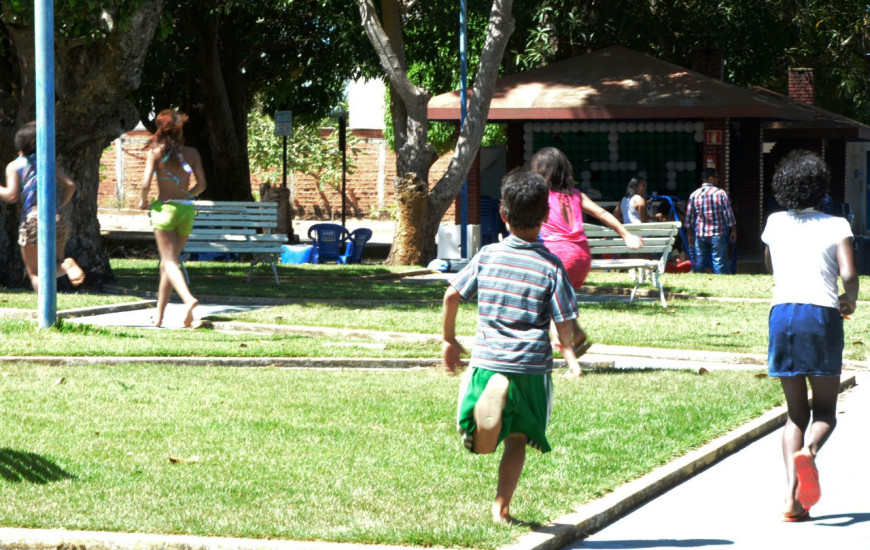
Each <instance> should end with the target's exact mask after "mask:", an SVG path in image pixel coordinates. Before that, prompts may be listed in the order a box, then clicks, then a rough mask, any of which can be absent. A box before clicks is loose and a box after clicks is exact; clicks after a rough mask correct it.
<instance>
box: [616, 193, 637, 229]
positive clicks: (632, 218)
mask: <svg viewBox="0 0 870 550" xmlns="http://www.w3.org/2000/svg"><path fill="white" fill-rule="evenodd" d="M619 207H620V208H621V209H622V223H625V224H628V223H643V222H642V221H641V219H640V212H638V211H637V209H636V208H632V206H631V197H622V202H621V203H620V205H619Z"/></svg>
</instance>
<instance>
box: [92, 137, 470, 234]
mask: <svg viewBox="0 0 870 550" xmlns="http://www.w3.org/2000/svg"><path fill="white" fill-rule="evenodd" d="M352 132H353V134H354V135H355V136H356V137H357V138H358V139H359V142H358V143H357V144H356V145H355V146H354V149H356V150H357V151H356V153H355V154H354V155H353V157H352V160H353V163H354V164H355V166H356V168H355V170H354V172H353V173H348V174H347V179H346V194H347V200H348V203H347V206H346V215H347V216H348V217H360V218H365V217H384V218H386V217H389V216H390V215H391V211H392V209H393V206H392V205H393V203H394V202H395V193H394V190H393V181H394V179H395V177H396V155H395V153H394V152H393V151H392V150H390V148H389V147H388V146H387V143H386V140H385V139H384V137H383V133H382V132H381V131H380V130H353V131H352ZM149 138H150V134H149V133H148V132H146V131H136V132H129V133H127V134H125V135H124V136H123V137H121V138H119V140H117V141H116V143H115V144H113V145H112V146H110V147H108V148H107V149H106V150H105V151H104V152H103V156H102V158H101V159H100V164H101V167H100V175H101V181H100V187H99V192H98V207H99V208H102V209H112V208H114V209H119V208H136V207H137V206H138V204H139V194H140V191H141V188H142V187H141V181H142V174H143V172H144V169H145V149H144V148H145V146H146V144H147V142H148V139H149ZM118 143H120V146H119V145H118ZM119 149H120V150H121V154H122V163H123V168H122V170H121V171H120V177H118V176H119V172H118V171H117V170H116V155H117V151H118V150H119ZM452 156H453V155H452V153H448V154H447V155H445V156H444V157H442V158H440V159H439V160H438V161H437V162H436V163H435V164H434V165H433V166H432V169H431V170H430V175H431V177H430V182H434V181H436V180H437V178H438V177H439V176H440V175H441V174H443V173H444V171H445V170H446V168H447V165H448V163H449V162H450V159H451V158H452ZM119 182H120V185H119ZM261 184H262V181H259V180H257V179H256V178H253V177H252V181H251V187H252V191H254V192H259V189H260V185H261ZM288 185H289V186H290V189H291V196H292V201H293V209H294V217H295V218H303V219H318V220H334V219H337V218H341V193H340V189H333V188H330V187H324V189H323V190H319V189H318V188H317V184H316V182H315V180H314V178H312V177H311V176H306V175H304V174H300V173H297V174H291V175H289V181H288ZM156 193H157V191H156V185H153V184H152V186H151V196H152V197H153V196H156ZM453 216H454V213H453V207H452V206H451V207H450V209H449V210H448V212H447V213H446V214H445V220H452V219H453Z"/></svg>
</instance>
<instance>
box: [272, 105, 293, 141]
mask: <svg viewBox="0 0 870 550" xmlns="http://www.w3.org/2000/svg"><path fill="white" fill-rule="evenodd" d="M275 135H276V136H279V137H280V136H287V137H291V136H292V135H293V111H275Z"/></svg>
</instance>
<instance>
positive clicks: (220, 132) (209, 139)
mask: <svg viewBox="0 0 870 550" xmlns="http://www.w3.org/2000/svg"><path fill="white" fill-rule="evenodd" d="M198 35H199V37H200V38H201V39H200V40H198V41H196V45H197V48H198V49H197V58H198V60H199V64H200V71H199V74H200V75H201V79H200V87H199V90H198V95H199V96H200V97H201V98H202V107H201V112H200V113H198V114H199V116H200V117H201V122H202V127H201V129H202V130H204V132H203V133H200V135H199V138H200V143H201V144H202V145H205V147H200V154H201V155H202V156H203V157H204V158H203V165H204V166H205V167H208V172H207V173H206V181H207V183H208V188H207V190H206V192H205V194H204V195H203V197H206V198H209V199H212V200H230V201H252V200H254V197H253V195H252V194H251V175H250V169H249V164H248V154H247V153H248V125H247V113H248V105H249V100H248V97H247V92H246V90H247V88H246V86H245V85H244V82H243V76H242V74H241V72H240V70H239V63H238V62H237V61H236V57H235V53H234V52H235V47H234V44H235V37H234V33H233V27H232V22H231V21H226V20H225V18H222V17H221V16H220V15H214V14H208V13H203V21H202V24H201V27H200V29H199V32H198ZM192 145H194V144H192Z"/></svg>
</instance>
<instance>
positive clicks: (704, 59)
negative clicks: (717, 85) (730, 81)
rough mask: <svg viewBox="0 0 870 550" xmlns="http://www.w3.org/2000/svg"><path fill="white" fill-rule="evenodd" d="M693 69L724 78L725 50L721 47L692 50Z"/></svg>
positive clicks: (719, 78)
mask: <svg viewBox="0 0 870 550" xmlns="http://www.w3.org/2000/svg"><path fill="white" fill-rule="evenodd" d="M692 70H693V71H695V72H696V73H701V74H703V75H707V76H710V77H713V78H715V79H717V80H722V78H723V77H724V76H725V52H724V51H722V50H721V49H720V48H695V49H694V50H692Z"/></svg>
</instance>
